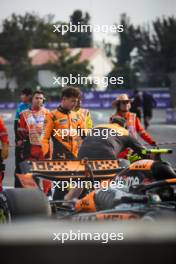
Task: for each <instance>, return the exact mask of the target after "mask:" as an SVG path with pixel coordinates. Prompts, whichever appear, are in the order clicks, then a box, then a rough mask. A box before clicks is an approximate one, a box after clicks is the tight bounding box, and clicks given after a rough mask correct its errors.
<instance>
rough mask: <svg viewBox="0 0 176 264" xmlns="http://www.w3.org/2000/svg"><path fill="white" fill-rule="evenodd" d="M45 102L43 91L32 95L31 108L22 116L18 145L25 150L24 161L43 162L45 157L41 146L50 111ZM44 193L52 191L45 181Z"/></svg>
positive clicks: (22, 113)
mask: <svg viewBox="0 0 176 264" xmlns="http://www.w3.org/2000/svg"><path fill="white" fill-rule="evenodd" d="M44 101H45V97H44V93H43V92H42V91H35V92H34V93H33V94H32V101H31V107H30V108H29V109H26V110H24V111H23V112H21V114H20V120H19V127H18V138H19V140H18V145H19V146H21V147H22V148H23V160H42V159H44V155H43V152H42V146H41V136H42V132H43V129H44V120H45V118H46V115H47V114H48V113H49V110H48V109H46V108H45V107H44V106H43V104H44ZM43 187H44V192H45V193H47V192H48V191H49V189H50V184H48V182H47V181H43Z"/></svg>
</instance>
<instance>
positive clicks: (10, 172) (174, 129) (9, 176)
mask: <svg viewBox="0 0 176 264" xmlns="http://www.w3.org/2000/svg"><path fill="white" fill-rule="evenodd" d="M6 112H7V111H6ZM111 112H112V111H109V110H101V111H95V110H94V111H91V114H92V118H93V121H94V124H97V123H99V124H100V123H105V122H108V119H109V116H110V114H111ZM13 117H14V112H12V119H11V120H9V121H8V122H7V123H6V126H7V128H8V132H9V137H10V146H11V147H10V154H9V158H8V160H7V161H6V172H5V178H4V181H3V183H4V185H6V186H7V185H8V186H13V183H14V130H13V122H12V120H13ZM165 120H166V116H165V110H162V111H161V110H156V111H155V112H154V116H153V120H152V124H151V126H150V128H149V130H148V132H150V134H151V135H152V136H153V138H154V139H155V140H156V141H157V142H158V143H163V142H174V141H175V142H176V125H166V123H165ZM160 147H162V148H172V149H173V151H174V152H173V154H170V155H167V156H166V155H165V156H164V155H163V159H165V160H167V161H169V162H171V164H172V166H173V167H174V168H175V167H176V144H175V145H168V144H164V145H160Z"/></svg>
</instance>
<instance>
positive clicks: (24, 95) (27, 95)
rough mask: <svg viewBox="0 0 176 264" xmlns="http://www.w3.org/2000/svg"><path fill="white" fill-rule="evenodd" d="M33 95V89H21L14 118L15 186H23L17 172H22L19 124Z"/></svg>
mask: <svg viewBox="0 0 176 264" xmlns="http://www.w3.org/2000/svg"><path fill="white" fill-rule="evenodd" d="M31 96H32V90H31V89H28V88H25V89H23V90H22V91H21V95H20V100H21V102H20V103H19V105H18V107H17V109H16V114H15V120H14V132H15V173H14V176H15V183H14V186H15V187H21V183H20V182H19V180H18V178H17V177H16V173H20V167H19V163H20V162H21V151H22V149H21V146H18V140H19V138H18V125H19V119H20V114H21V112H23V111H24V110H26V109H28V108H29V106H30V103H31Z"/></svg>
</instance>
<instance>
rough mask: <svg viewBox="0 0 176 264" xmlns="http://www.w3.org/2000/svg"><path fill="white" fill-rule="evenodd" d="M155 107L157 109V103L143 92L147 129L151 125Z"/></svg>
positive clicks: (145, 125)
mask: <svg viewBox="0 0 176 264" xmlns="http://www.w3.org/2000/svg"><path fill="white" fill-rule="evenodd" d="M154 107H156V101H155V99H154V98H153V96H152V95H151V94H149V93H147V92H143V113H144V127H145V129H148V127H149V125H150V121H151V119H152V114H153V108H154Z"/></svg>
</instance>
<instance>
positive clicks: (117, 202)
mask: <svg viewBox="0 0 176 264" xmlns="http://www.w3.org/2000/svg"><path fill="white" fill-rule="evenodd" d="M143 151H144V150H143ZM145 151H146V155H151V154H152V155H153V159H140V157H138V160H136V161H134V157H133V162H132V163H131V164H130V165H129V166H127V167H125V168H124V167H120V166H119V161H117V160H88V159H84V160H71V161H70V160H43V161H32V162H23V163H22V164H21V169H22V171H23V173H22V174H18V175H17V176H18V178H19V180H20V182H21V184H22V185H23V187H24V188H16V189H5V190H4V191H3V192H2V193H0V221H1V222H2V223H4V222H9V221H13V220H14V219H18V218H20V217H34V216H37V217H54V218H56V219H67V220H68V219H70V220H79V221H84V220H107V219H110V220H129V219H157V218H159V219H160V218H165V217H172V218H173V217H174V218H175V217H176V193H175V186H176V173H175V171H174V169H173V168H172V167H171V165H170V164H169V163H168V162H164V161H162V160H161V158H160V155H161V154H162V153H164V154H166V153H171V152H172V151H171V150H167V149H152V150H145ZM135 159H136V158H135ZM42 179H45V180H48V181H51V182H53V183H54V185H55V187H56V188H59V186H60V185H59V184H61V183H63V182H64V183H68V181H69V183H70V182H73V180H74V182H76V183H77V184H78V182H79V183H81V182H84V183H87V182H88V183H89V184H87V185H86V186H81V187H80V186H78V185H77V188H78V189H79V188H82V189H83V191H82V193H81V195H80V197H79V199H72V200H53V199H52V192H51V195H50V197H49V198H48V197H47V196H46V195H45V194H44V193H43V192H42V190H41V187H40V182H41V180H42ZM58 183H59V184H58ZM95 183H96V184H95ZM105 183H106V188H105ZM61 186H62V187H63V186H66V187H67V188H70V185H62V184H61Z"/></svg>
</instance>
